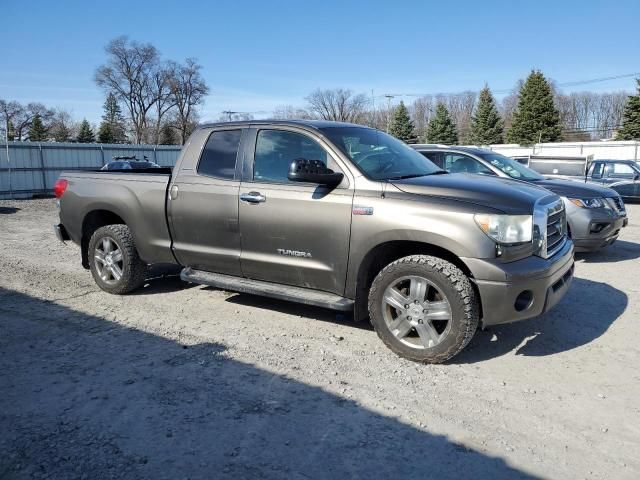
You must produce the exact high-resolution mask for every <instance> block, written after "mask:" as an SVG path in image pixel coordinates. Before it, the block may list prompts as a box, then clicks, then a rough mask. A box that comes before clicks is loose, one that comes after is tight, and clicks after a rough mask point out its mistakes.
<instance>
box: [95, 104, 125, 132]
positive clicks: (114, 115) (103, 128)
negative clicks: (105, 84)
mask: <svg viewBox="0 0 640 480" xmlns="http://www.w3.org/2000/svg"><path fill="white" fill-rule="evenodd" d="M103 108H104V114H103V115H102V122H101V123H100V128H99V129H98V141H99V142H100V143H122V142H125V141H126V133H125V122H124V117H123V116H122V110H121V109H120V105H119V104H118V99H117V98H116V96H115V95H114V94H113V93H109V95H107V99H106V100H105V102H104V106H103Z"/></svg>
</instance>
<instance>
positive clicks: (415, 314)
mask: <svg viewBox="0 0 640 480" xmlns="http://www.w3.org/2000/svg"><path fill="white" fill-rule="evenodd" d="M382 315H383V318H384V321H385V324H386V325H387V328H389V331H390V332H391V333H392V334H393V335H394V336H395V337H396V338H397V339H398V340H399V341H401V342H402V343H403V344H405V345H407V346H409V347H411V348H415V349H426V348H433V347H435V346H436V345H438V344H439V343H440V342H442V341H443V340H444V339H445V338H446V336H447V334H448V333H449V331H450V330H451V305H450V304H449V301H448V300H447V298H446V297H445V296H444V294H443V293H442V292H441V291H440V290H439V289H438V288H437V287H436V286H435V285H434V284H433V283H432V282H430V281H429V280H427V279H426V278H424V277H419V276H405V277H401V278H399V279H397V280H395V281H394V282H393V283H392V284H391V285H389V286H388V287H387V288H386V290H385V291H384V295H383V297H382Z"/></svg>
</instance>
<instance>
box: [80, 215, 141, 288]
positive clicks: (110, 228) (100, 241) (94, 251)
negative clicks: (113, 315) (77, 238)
mask: <svg viewBox="0 0 640 480" xmlns="http://www.w3.org/2000/svg"><path fill="white" fill-rule="evenodd" d="M88 256H89V266H90V268H91V274H92V275H93V279H94V280H95V282H96V283H97V284H98V286H99V287H100V288H101V289H102V290H104V291H105V292H109V293H113V294H116V295H123V294H125V293H129V292H132V291H133V290H135V289H137V288H139V287H141V286H142V284H143V283H144V280H145V276H146V273H147V265H146V263H144V262H143V261H142V260H141V259H140V256H139V255H138V251H137V250H136V246H135V244H134V242H133V234H132V233H131V230H130V229H129V227H127V226H126V225H121V224H119V225H107V226H105V227H101V228H99V229H98V230H96V231H95V232H94V233H93V235H92V236H91V240H89V252H88Z"/></svg>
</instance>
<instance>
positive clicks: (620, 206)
mask: <svg viewBox="0 0 640 480" xmlns="http://www.w3.org/2000/svg"><path fill="white" fill-rule="evenodd" d="M607 200H608V201H610V202H609V203H613V206H614V207H615V209H616V210H617V211H618V213H627V212H626V210H625V208H624V202H623V201H622V197H610V198H607Z"/></svg>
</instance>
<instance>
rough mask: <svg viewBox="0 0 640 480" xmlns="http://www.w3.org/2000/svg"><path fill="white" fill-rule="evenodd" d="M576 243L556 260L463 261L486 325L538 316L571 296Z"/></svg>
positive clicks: (568, 245) (569, 246) (558, 254)
mask: <svg viewBox="0 0 640 480" xmlns="http://www.w3.org/2000/svg"><path fill="white" fill-rule="evenodd" d="M573 252H574V250H573V243H572V242H571V241H570V240H568V241H567V242H566V243H565V245H564V247H562V250H560V251H559V252H558V253H557V254H556V255H554V256H553V257H552V258H548V259H544V258H540V257H535V256H531V257H527V258H524V259H522V260H518V261H515V262H510V263H501V262H500V261H499V260H497V259H477V258H475V259H472V258H463V259H462V260H463V261H464V262H465V263H466V264H467V266H468V267H469V269H470V270H471V273H472V274H473V277H474V279H475V283H476V285H477V287H478V292H479V293H480V301H481V303H482V324H483V325H497V324H501V323H508V322H515V321H518V320H525V319H527V318H532V317H536V316H538V315H541V314H543V313H544V312H547V311H549V310H550V309H551V308H552V307H553V306H555V305H556V304H557V303H558V302H559V301H560V300H561V299H562V297H563V296H564V295H565V293H567V290H568V289H569V286H570V285H571V281H572V280H573Z"/></svg>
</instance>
